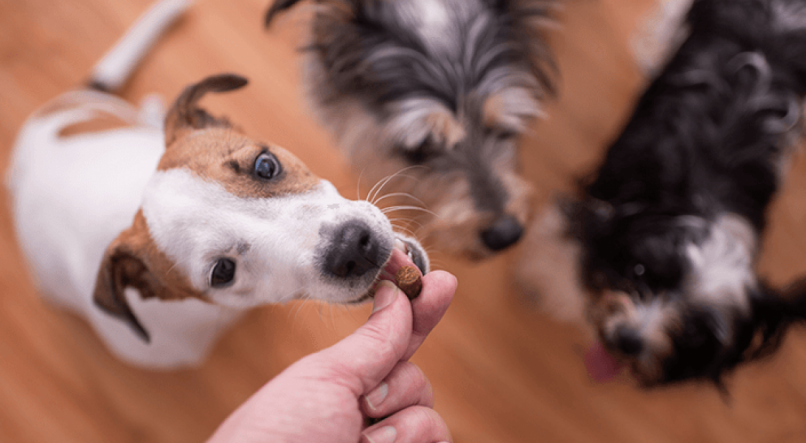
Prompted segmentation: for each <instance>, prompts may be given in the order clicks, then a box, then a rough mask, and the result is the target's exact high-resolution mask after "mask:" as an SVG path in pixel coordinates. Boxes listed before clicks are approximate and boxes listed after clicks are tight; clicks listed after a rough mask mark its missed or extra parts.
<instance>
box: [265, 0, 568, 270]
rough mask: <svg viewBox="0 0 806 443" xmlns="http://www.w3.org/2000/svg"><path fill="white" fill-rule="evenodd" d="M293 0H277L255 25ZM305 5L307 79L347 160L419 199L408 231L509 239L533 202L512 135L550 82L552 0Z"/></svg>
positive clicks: (468, 240) (321, 0)
mask: <svg viewBox="0 0 806 443" xmlns="http://www.w3.org/2000/svg"><path fill="white" fill-rule="evenodd" d="M299 2H300V0H278V1H276V2H275V3H274V4H273V5H272V6H271V8H270V9H269V11H268V12H267V14H266V25H267V26H268V25H269V24H270V23H271V22H272V20H273V19H274V18H275V17H276V15H277V14H278V13H280V12H282V11H285V10H287V9H289V8H291V7H292V6H294V5H296V4H297V3H299ZM314 4H315V6H316V9H315V12H314V18H313V22H312V26H311V31H310V36H309V37H308V39H309V41H308V42H307V44H306V46H305V51H304V52H305V55H306V57H305V66H304V79H305V83H306V87H307V89H308V95H309V98H310V100H311V102H312V104H313V107H314V109H315V110H316V112H317V114H318V117H319V118H320V120H321V122H322V123H323V124H324V125H325V126H326V127H327V128H328V129H329V130H330V131H331V132H332V133H333V134H334V135H335V137H336V139H337V141H338V143H339V145H340V146H341V147H342V149H343V150H344V151H345V152H346V153H347V155H348V157H349V159H350V161H351V163H352V164H353V166H354V168H355V170H356V171H358V172H360V173H361V174H362V177H363V178H368V179H369V180H371V181H373V182H378V183H380V182H381V180H383V179H384V178H387V177H388V178H389V179H388V180H384V181H383V186H382V187H383V189H382V192H383V193H384V195H401V194H408V195H410V196H411V197H413V200H409V201H408V204H410V205H419V204H422V205H424V206H425V207H426V208H427V209H428V210H429V211H430V212H429V214H427V215H422V216H421V217H418V219H417V220H416V222H417V224H418V226H420V227H419V228H418V232H417V235H418V237H419V238H423V239H424V240H426V241H429V240H430V243H431V244H432V245H433V246H436V247H438V248H439V249H441V250H443V251H446V252H450V253H454V254H461V255H465V256H467V257H470V258H483V257H486V256H489V255H491V254H493V253H494V252H496V251H500V250H503V249H505V248H507V247H509V246H510V245H512V244H514V243H516V242H517V241H518V240H519V239H520V237H521V235H522V233H523V226H524V225H525V223H526V222H527V221H528V219H529V215H530V212H531V210H530V209H531V202H530V186H529V185H528V184H527V183H526V182H525V181H524V180H523V179H522V178H521V177H520V175H519V171H518V153H517V150H516V142H517V140H518V135H520V134H521V133H523V132H524V131H526V130H527V128H529V126H530V124H531V122H532V120H533V119H534V118H535V117H537V116H539V115H541V105H540V100H541V99H543V98H544V97H545V96H546V95H547V94H548V93H550V92H551V90H552V89H551V84H552V83H551V79H552V77H553V76H554V72H555V69H554V66H553V63H552V61H551V58H550V56H549V53H548V50H547V47H546V45H545V42H544V38H543V36H542V34H541V32H542V30H543V29H544V28H545V27H546V25H547V24H549V23H550V12H551V10H552V9H553V8H554V6H555V5H554V1H552V0H395V1H388V0H318V1H316V2H314ZM379 187H381V186H379ZM415 202H416V203H415Z"/></svg>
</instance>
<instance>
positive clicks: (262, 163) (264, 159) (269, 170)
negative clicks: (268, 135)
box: [255, 152, 280, 180]
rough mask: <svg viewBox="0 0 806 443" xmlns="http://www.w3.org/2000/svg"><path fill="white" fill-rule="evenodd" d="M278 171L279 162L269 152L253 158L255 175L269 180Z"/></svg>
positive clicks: (275, 175)
mask: <svg viewBox="0 0 806 443" xmlns="http://www.w3.org/2000/svg"><path fill="white" fill-rule="evenodd" d="M279 173H280V162H279V161H277V157H275V156H274V155H273V154H272V153H271V152H264V153H262V154H260V155H259V156H258V157H257V160H255V175H256V176H258V177H260V178H262V179H264V180H271V179H272V178H274V177H277V175H278V174H279Z"/></svg>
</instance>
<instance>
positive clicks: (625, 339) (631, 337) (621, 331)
mask: <svg viewBox="0 0 806 443" xmlns="http://www.w3.org/2000/svg"><path fill="white" fill-rule="evenodd" d="M614 342H615V343H614V344H615V347H616V349H618V350H619V351H620V352H621V353H622V354H624V355H629V356H635V355H638V354H640V353H641V351H642V350H643V349H644V341H643V340H642V339H641V336H640V335H639V334H638V332H637V331H635V330H633V329H631V328H628V327H624V326H622V327H620V328H618V329H617V330H616V337H615V340H614Z"/></svg>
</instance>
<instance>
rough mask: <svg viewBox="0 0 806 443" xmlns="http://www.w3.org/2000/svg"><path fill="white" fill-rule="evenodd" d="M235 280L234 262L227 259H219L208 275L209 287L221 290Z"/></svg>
mask: <svg viewBox="0 0 806 443" xmlns="http://www.w3.org/2000/svg"><path fill="white" fill-rule="evenodd" d="M233 278H235V262H234V261H232V260H230V259H228V258H220V259H218V261H217V262H216V264H215V266H214V267H213V272H212V273H210V286H212V287H214V288H222V287H224V286H227V285H228V284H230V283H232V279H233Z"/></svg>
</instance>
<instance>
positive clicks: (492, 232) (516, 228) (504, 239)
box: [481, 215, 523, 251]
mask: <svg viewBox="0 0 806 443" xmlns="http://www.w3.org/2000/svg"><path fill="white" fill-rule="evenodd" d="M522 234H523V227H522V226H521V224H520V223H518V220H516V219H515V217H513V216H511V215H503V216H501V217H499V218H498V219H497V220H496V221H495V222H494V223H493V224H492V225H491V226H490V227H489V228H487V229H485V230H484V231H482V233H481V240H482V241H483V242H484V244H485V245H486V246H487V247H488V248H490V250H492V251H500V250H502V249H506V248H508V247H509V246H512V245H513V244H515V243H517V242H518V240H520V238H521V235H522Z"/></svg>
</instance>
